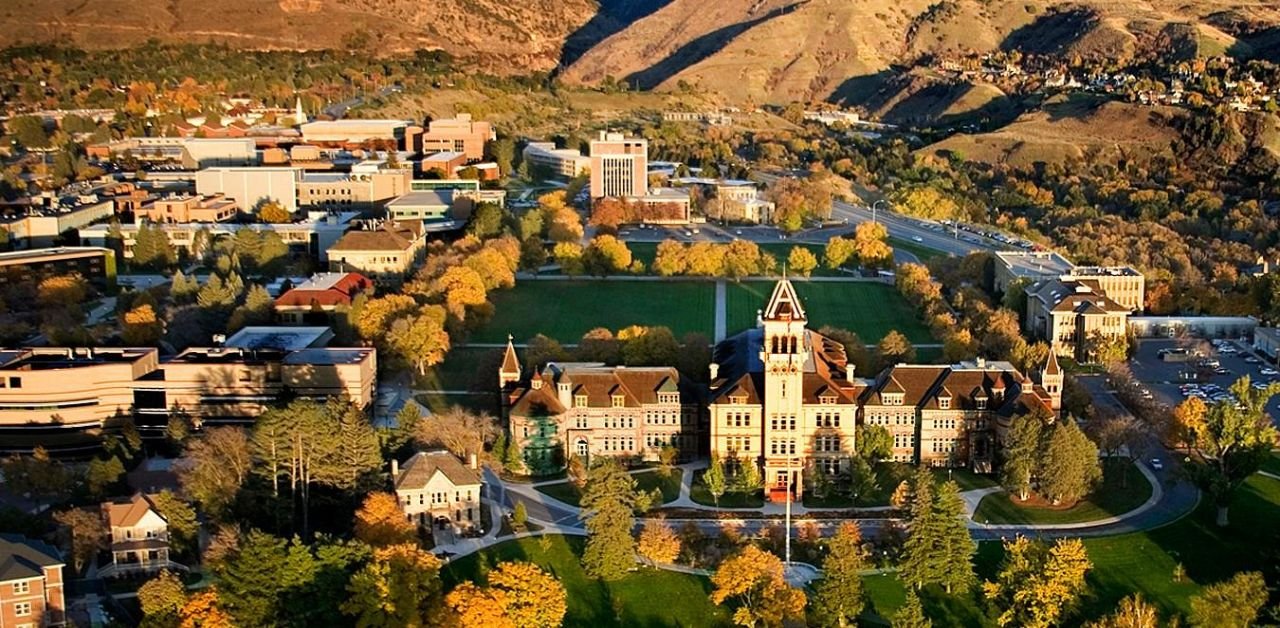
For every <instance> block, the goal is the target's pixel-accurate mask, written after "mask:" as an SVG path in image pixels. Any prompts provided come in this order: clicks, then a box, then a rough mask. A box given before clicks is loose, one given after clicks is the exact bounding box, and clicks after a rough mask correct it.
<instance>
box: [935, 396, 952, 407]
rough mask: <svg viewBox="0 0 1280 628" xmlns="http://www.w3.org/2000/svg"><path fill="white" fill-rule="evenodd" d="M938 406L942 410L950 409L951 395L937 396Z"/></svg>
mask: <svg viewBox="0 0 1280 628" xmlns="http://www.w3.org/2000/svg"><path fill="white" fill-rule="evenodd" d="M938 407H939V408H942V409H943V410H950V409H951V397H939V398H938Z"/></svg>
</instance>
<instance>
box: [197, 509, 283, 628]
mask: <svg viewBox="0 0 1280 628" xmlns="http://www.w3.org/2000/svg"><path fill="white" fill-rule="evenodd" d="M287 557H288V548H287V545H286V543H285V541H284V539H281V538H277V537H274V536H272V535H270V534H267V533H265V532H260V531H258V530H251V531H249V533H248V534H246V535H245V536H244V537H243V538H241V539H240V546H239V548H238V549H237V550H236V551H235V552H234V553H233V554H232V555H231V556H229V557H228V558H227V559H226V560H224V561H221V562H220V563H218V564H217V565H216V566H215V570H214V575H215V576H216V578H217V582H218V599H219V600H220V601H222V602H223V603H224V604H225V605H226V607H227V610H228V611H230V612H231V615H232V616H233V617H235V619H236V623H237V624H239V625H241V626H267V625H272V624H274V623H275V622H274V620H275V618H276V617H278V616H279V614H278V608H277V605H278V602H279V596H280V592H281V590H282V583H281V577H280V576H281V573H280V570H281V566H282V565H284V563H285V560H286V558H287Z"/></svg>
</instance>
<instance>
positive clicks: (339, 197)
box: [297, 164, 413, 212]
mask: <svg viewBox="0 0 1280 628" xmlns="http://www.w3.org/2000/svg"><path fill="white" fill-rule="evenodd" d="M412 180H413V172H412V171H410V170H409V169H408V168H397V169H384V168H381V167H379V166H378V165H377V164H357V165H356V166H353V167H352V170H351V172H350V173H336V172H335V173H313V172H308V173H306V174H304V175H303V176H302V178H301V179H300V180H299V181H298V184H297V190H298V206H299V207H303V208H307V209H333V210H346V211H363V212H368V211H370V210H374V209H379V208H381V207H383V206H384V205H386V203H387V201H389V200H391V199H393V198H396V197H398V196H400V195H402V194H405V193H406V192H408V191H409V182H410V181H412Z"/></svg>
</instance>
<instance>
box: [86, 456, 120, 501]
mask: <svg viewBox="0 0 1280 628" xmlns="http://www.w3.org/2000/svg"><path fill="white" fill-rule="evenodd" d="M122 475H124V464H123V463H121V462H120V459H119V458H117V457H115V456H111V457H110V458H108V459H106V460H102V459H101V458H94V459H93V460H90V461H89V468H88V469H87V470H86V471H85V482H86V483H87V484H88V485H89V493H90V494H91V495H93V496H95V497H102V496H104V495H106V493H107V489H109V488H110V487H111V485H112V484H115V483H116V482H118V481H119V480H120V476H122Z"/></svg>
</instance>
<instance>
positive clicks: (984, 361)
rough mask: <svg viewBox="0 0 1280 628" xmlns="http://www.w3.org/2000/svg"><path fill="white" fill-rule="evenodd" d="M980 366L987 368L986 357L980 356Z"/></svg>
mask: <svg viewBox="0 0 1280 628" xmlns="http://www.w3.org/2000/svg"><path fill="white" fill-rule="evenodd" d="M978 368H980V369H985V368H987V359H986V358H983V357H979V358H978Z"/></svg>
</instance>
